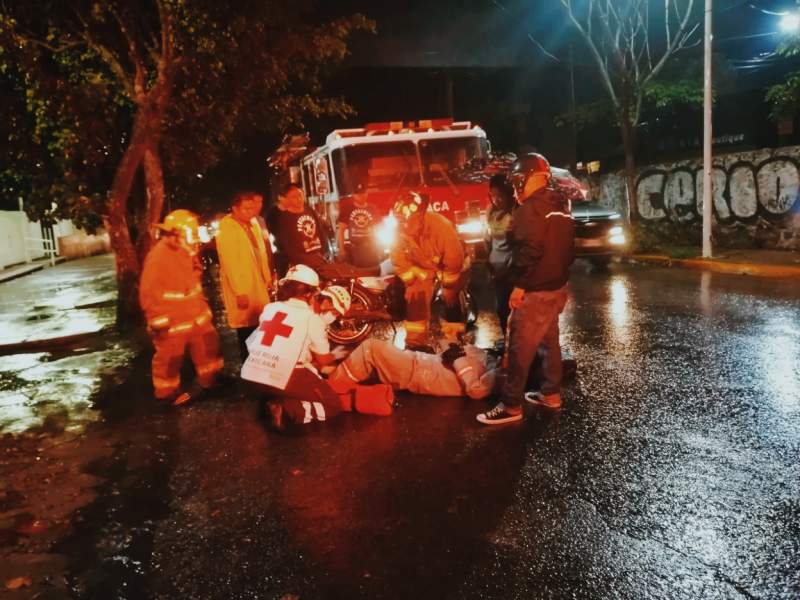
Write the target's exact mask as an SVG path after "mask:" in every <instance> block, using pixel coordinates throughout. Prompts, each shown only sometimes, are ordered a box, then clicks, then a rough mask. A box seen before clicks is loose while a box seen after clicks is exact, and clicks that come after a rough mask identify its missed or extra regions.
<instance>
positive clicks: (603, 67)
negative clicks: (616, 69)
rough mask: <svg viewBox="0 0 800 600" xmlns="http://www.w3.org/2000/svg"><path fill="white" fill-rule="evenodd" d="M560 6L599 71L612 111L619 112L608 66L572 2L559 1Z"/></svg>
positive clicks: (591, 8) (617, 99)
mask: <svg viewBox="0 0 800 600" xmlns="http://www.w3.org/2000/svg"><path fill="white" fill-rule="evenodd" d="M560 2H561V4H562V5H563V6H564V8H565V9H566V10H567V15H568V16H569V19H570V21H571V22H572V24H573V25H574V26H575V28H576V29H577V30H578V32H579V33H580V34H581V36H583V38H584V41H585V42H586V45H587V46H588V47H589V52H590V53H591V55H592V58H594V61H595V63H596V64H597V67H598V69H599V71H600V78H601V80H602V82H603V86H604V87H605V88H606V91H607V92H608V95H609V96H610V97H611V102H612V103H613V104H614V109H615V110H617V111H618V110H619V98H618V97H617V93H616V90H614V84H613V83H611V78H610V77H609V74H608V65H607V64H606V63H605V62H604V60H603V56H602V55H601V53H600V51H599V50H598V49H597V46H596V45H595V42H594V39H593V38H592V37H591V36H590V35H589V33H588V31H587V29H584V27H583V26H582V25H581V23H580V22H579V21H578V19H577V17H576V16H575V13H574V12H573V10H572V0H560ZM593 5H594V0H589V15H590V16H591V14H592V11H593Z"/></svg>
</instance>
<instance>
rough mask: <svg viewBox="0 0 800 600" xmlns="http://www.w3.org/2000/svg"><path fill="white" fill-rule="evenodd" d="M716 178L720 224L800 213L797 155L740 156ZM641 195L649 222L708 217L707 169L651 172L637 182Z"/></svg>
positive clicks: (715, 174)
mask: <svg viewBox="0 0 800 600" xmlns="http://www.w3.org/2000/svg"><path fill="white" fill-rule="evenodd" d="M753 158H756V157H755V156H754V157H753ZM712 180H713V188H714V193H713V200H712V202H713V209H714V214H715V216H716V219H717V220H718V221H719V222H723V223H728V222H733V221H739V222H750V221H752V220H754V219H756V218H758V217H762V218H766V219H780V218H783V217H784V216H786V215H787V214H788V213H790V212H796V211H798V210H800V199H799V198H800V162H799V161H798V159H797V158H795V157H793V156H788V155H786V156H780V155H775V156H770V157H768V158H766V159H764V160H762V161H760V162H754V161H753V160H747V158H746V157H744V156H740V157H738V160H733V161H732V162H730V164H728V165H715V166H714V169H713V171H712ZM636 192H637V193H636V195H637V198H636V200H637V205H638V208H639V214H640V215H641V217H642V218H643V219H648V220H663V219H669V220H671V221H675V222H689V221H693V220H696V219H702V214H703V171H702V168H700V167H698V166H695V165H683V166H674V167H672V168H657V167H654V168H649V169H646V170H644V171H642V172H641V173H640V175H639V177H638V179H637V183H636Z"/></svg>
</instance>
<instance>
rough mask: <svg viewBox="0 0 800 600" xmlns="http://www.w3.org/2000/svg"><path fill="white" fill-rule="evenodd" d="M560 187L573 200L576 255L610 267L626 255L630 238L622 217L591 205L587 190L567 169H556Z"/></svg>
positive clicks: (554, 173)
mask: <svg viewBox="0 0 800 600" xmlns="http://www.w3.org/2000/svg"><path fill="white" fill-rule="evenodd" d="M552 171H553V176H554V177H555V178H556V180H557V182H558V185H559V186H560V187H561V188H562V189H563V190H564V191H565V192H567V194H568V195H569V196H570V199H571V200H572V216H573V218H574V219H575V255H576V256H577V257H578V258H585V259H588V260H589V261H591V262H592V263H593V264H596V265H607V264H608V263H609V261H610V260H611V258H612V257H614V256H618V255H620V254H622V253H623V252H625V250H626V248H627V244H628V238H627V235H626V233H625V227H624V223H623V220H622V215H620V214H619V213H618V212H617V211H615V210H612V209H610V208H606V207H605V206H601V205H600V204H597V203H596V202H592V201H591V199H590V196H589V189H588V187H587V186H586V185H585V184H584V183H583V182H582V181H580V180H579V179H577V178H576V177H575V176H574V175H572V173H570V172H569V171H568V170H566V169H559V168H556V167H553V169H552Z"/></svg>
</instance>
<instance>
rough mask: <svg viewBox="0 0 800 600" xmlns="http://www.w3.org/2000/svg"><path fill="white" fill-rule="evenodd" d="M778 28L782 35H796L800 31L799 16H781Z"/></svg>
mask: <svg viewBox="0 0 800 600" xmlns="http://www.w3.org/2000/svg"><path fill="white" fill-rule="evenodd" d="M780 28H781V31H783V32H784V33H796V32H797V31H798V30H800V15H798V14H797V13H788V14H785V15H783V17H781V20H780Z"/></svg>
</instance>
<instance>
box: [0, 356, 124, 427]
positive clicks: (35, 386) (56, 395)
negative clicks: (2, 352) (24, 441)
mask: <svg viewBox="0 0 800 600" xmlns="http://www.w3.org/2000/svg"><path fill="white" fill-rule="evenodd" d="M134 355H135V352H134V351H133V349H132V348H131V347H130V346H128V345H122V344H108V345H106V344H105V343H103V344H102V345H101V347H99V348H98V347H95V348H78V349H73V350H69V349H68V350H63V351H60V352H58V353H48V352H41V353H31V354H14V355H8V356H0V434H4V433H6V434H20V433H24V432H26V431H30V430H32V429H35V428H41V427H45V426H46V428H47V429H48V430H51V431H52V430H56V431H64V432H69V433H78V432H80V431H83V429H84V428H85V427H86V425H87V424H88V423H90V422H93V421H95V420H97V418H98V411H97V410H96V409H95V408H94V407H93V406H92V401H93V397H94V395H95V394H96V393H97V392H98V391H99V390H100V387H101V383H102V382H103V381H104V380H105V379H107V378H108V377H114V376H115V373H116V372H117V371H118V370H119V369H120V368H121V367H123V366H125V365H126V364H128V363H129V362H130V361H131V360H133V357H134Z"/></svg>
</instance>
